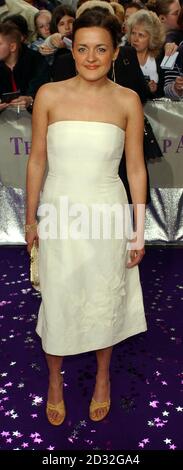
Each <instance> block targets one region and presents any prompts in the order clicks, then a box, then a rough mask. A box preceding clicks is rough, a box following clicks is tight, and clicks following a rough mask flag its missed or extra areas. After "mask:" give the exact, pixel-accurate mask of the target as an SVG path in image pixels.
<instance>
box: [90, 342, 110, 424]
mask: <svg viewBox="0 0 183 470" xmlns="http://www.w3.org/2000/svg"><path fill="white" fill-rule="evenodd" d="M111 355H112V347H109V348H105V349H100V350H98V351H96V358H97V374H96V383H95V389H94V394H93V399H94V400H95V401H96V402H99V403H103V402H108V401H109V399H110V377H109V368H110V362H111ZM107 411H108V410H107V407H102V408H100V407H99V408H97V409H96V411H94V413H92V415H94V416H93V417H94V418H96V419H99V420H100V419H103V417H105V415H106V412H107Z"/></svg>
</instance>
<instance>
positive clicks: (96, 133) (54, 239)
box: [26, 8, 146, 425]
mask: <svg viewBox="0 0 183 470" xmlns="http://www.w3.org/2000/svg"><path fill="white" fill-rule="evenodd" d="M120 35H121V29H120V25H119V23H118V20H117V19H116V18H115V16H113V15H111V14H110V13H109V12H106V10H104V9H103V8H93V9H92V10H86V11H85V12H84V13H83V14H82V15H81V16H80V17H79V18H78V19H77V20H76V21H75V23H74V29H73V56H74V59H75V64H76V69H77V76H76V77H74V78H72V79H69V80H66V81H63V82H56V83H49V84H47V85H44V86H43V87H41V88H40V90H39V92H38V94H37V97H36V100H35V104H34V111H33V135H32V150H31V154H30V158H29V162H28V170H27V215H26V240H27V244H28V251H29V252H30V250H31V247H32V245H33V242H34V241H37V242H38V233H39V254H40V285H41V293H42V303H41V306H40V311H39V317H38V324H37V333H38V334H39V336H40V337H41V339H42V347H43V350H44V352H45V354H46V359H47V364H48V369H49V388H48V401H47V408H46V413H47V417H48V420H49V422H50V423H51V424H53V425H59V424H61V423H62V422H63V421H64V419H65V416H66V408H65V403H64V397H63V381H62V380H61V377H62V376H61V374H60V371H61V367H62V362H63V357H64V356H66V355H72V354H77V353H81V352H86V351H92V350H95V351H96V358H97V373H96V383H95V388H94V392H93V397H92V400H91V403H90V408H89V415H90V418H91V419H92V420H93V421H100V420H102V419H103V418H104V417H105V416H106V415H107V413H108V412H109V409H110V378H109V367H110V360H111V353H112V346H113V345H114V344H116V343H118V342H120V341H121V340H123V339H125V338H127V337H129V336H132V335H134V334H137V333H140V332H142V331H145V330H146V321H145V316H144V308H143V300H142V292H141V286H140V282H139V274H138V266H137V265H138V263H139V262H140V261H141V259H142V257H143V256H144V246H143V242H141V244H140V245H139V244H138V243H137V244H136V245H135V244H134V245H133V247H131V249H129V247H128V244H127V241H128V240H127V238H128V234H127V233H126V230H122V228H124V223H126V219H128V223H129V211H125V208H126V206H127V196H126V192H125V190H124V187H123V184H122V182H121V180H120V178H119V176H118V167H119V163H120V159H121V155H122V150H123V145H124V143H125V151H126V159H127V174H128V180H129V184H130V190H131V194H132V199H133V205H134V224H135V227H136V226H137V224H138V222H139V221H140V219H139V220H138V218H137V216H138V210H137V207H138V206H137V205H138V204H140V205H141V208H144V207H145V200H146V170H145V167H144V158H143V150H142V148H143V112H142V107H141V103H140V100H139V98H138V96H137V95H136V93H134V92H133V91H131V90H129V89H127V88H123V87H121V86H119V85H117V84H115V83H113V82H112V81H110V80H109V79H108V78H107V73H108V71H109V69H110V67H111V62H112V61H114V60H115V59H116V57H117V54H118V43H119V40H120ZM47 159H48V173H47V176H46V180H45V181H44V186H43V192H42V194H41V200H40V205H39V198H40V192H41V189H42V185H43V180H44V175H45V170H46V164H47ZM38 206H39V208H38ZM116 207H117V208H118V210H117V211H116V212H115V210H114V213H113V212H112V215H111V213H110V216H111V217H110V216H109V217H107V216H108V215H109V212H110V210H111V208H112V209H115V208H116ZM127 207H128V206H127ZM98 210H99V212H97V211H98ZM143 210H144V209H143ZM37 211H38V212H37ZM142 212H143V211H142ZM37 213H38V215H39V216H40V219H41V220H40V222H39V226H38V233H37ZM101 214H102V216H103V226H102V227H101V226H100V227H99V224H98V222H99V219H100V220H101ZM116 214H117V215H116ZM106 220H107V223H106ZM142 220H143V215H142ZM142 226H143V222H142V223H141V229H142ZM116 227H117V229H118V230H117V232H118V233H117V234H116ZM119 229H121V232H120V234H119ZM109 231H110V233H109ZM122 232H124V233H122ZM137 238H138V237H137Z"/></svg>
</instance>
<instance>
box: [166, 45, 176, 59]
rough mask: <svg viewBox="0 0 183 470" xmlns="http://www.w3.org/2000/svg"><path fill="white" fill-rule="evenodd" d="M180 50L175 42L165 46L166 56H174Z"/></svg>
mask: <svg viewBox="0 0 183 470" xmlns="http://www.w3.org/2000/svg"><path fill="white" fill-rule="evenodd" d="M177 49H178V46H177V44H176V43H175V42H167V43H166V44H165V55H169V56H170V55H172V54H174V52H176V51H177Z"/></svg>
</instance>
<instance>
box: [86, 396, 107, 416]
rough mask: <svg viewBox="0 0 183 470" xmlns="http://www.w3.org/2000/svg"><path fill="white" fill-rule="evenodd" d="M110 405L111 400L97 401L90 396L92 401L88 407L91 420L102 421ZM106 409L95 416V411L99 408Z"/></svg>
mask: <svg viewBox="0 0 183 470" xmlns="http://www.w3.org/2000/svg"><path fill="white" fill-rule="evenodd" d="M110 406H111V400H110V399H109V400H107V401H103V402H98V401H95V400H94V398H92V401H91V403H90V408H89V416H90V419H91V420H92V421H102V420H103V419H104V418H105V417H106V416H107V415H108V413H109V410H110ZM105 408H106V411H105V413H104V414H103V415H102V416H96V413H95V412H96V411H97V410H100V409H105Z"/></svg>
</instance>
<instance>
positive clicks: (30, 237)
mask: <svg viewBox="0 0 183 470" xmlns="http://www.w3.org/2000/svg"><path fill="white" fill-rule="evenodd" d="M25 240H26V242H27V251H28V253H29V254H30V253H31V249H32V246H33V244H34V242H35V243H36V246H39V238H38V233H37V227H36V228H34V229H31V230H30V231H28V232H26V234H25Z"/></svg>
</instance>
